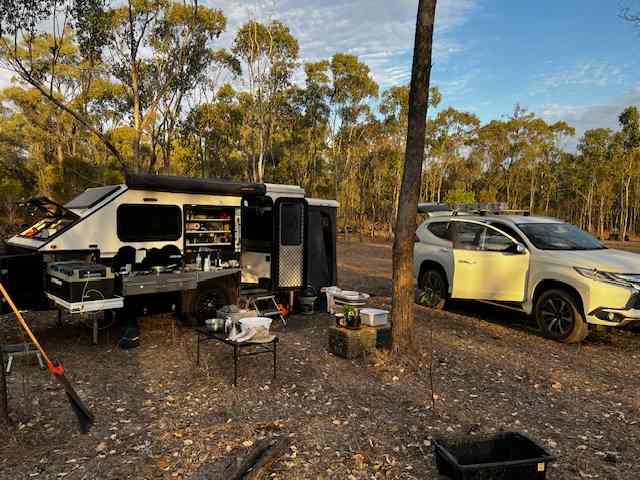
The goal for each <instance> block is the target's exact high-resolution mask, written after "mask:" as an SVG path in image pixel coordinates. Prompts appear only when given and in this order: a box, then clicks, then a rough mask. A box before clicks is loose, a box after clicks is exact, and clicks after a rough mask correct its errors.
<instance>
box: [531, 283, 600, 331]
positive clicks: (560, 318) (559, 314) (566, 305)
mask: <svg viewBox="0 0 640 480" xmlns="http://www.w3.org/2000/svg"><path fill="white" fill-rule="evenodd" d="M535 316H536V320H537V322H538V325H539V326H540V329H541V330H542V333H543V334H544V336H545V337H547V338H550V339H552V340H557V341H559V342H563V343H579V342H581V341H582V340H584V339H585V338H586V336H587V335H588V334H589V329H588V327H587V322H585V320H584V316H583V315H582V313H581V312H580V309H579V308H578V302H576V300H575V298H574V297H573V295H572V294H571V293H570V292H567V291H566V290H561V289H553V290H547V291H546V292H544V293H543V294H542V295H540V297H539V298H538V301H537V302H536V305H535Z"/></svg>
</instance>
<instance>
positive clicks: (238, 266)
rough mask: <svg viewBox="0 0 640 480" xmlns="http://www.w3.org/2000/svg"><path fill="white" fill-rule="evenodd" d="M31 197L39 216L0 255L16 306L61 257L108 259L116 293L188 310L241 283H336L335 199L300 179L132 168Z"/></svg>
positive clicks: (227, 296) (277, 286)
mask: <svg viewBox="0 0 640 480" xmlns="http://www.w3.org/2000/svg"><path fill="white" fill-rule="evenodd" d="M29 204H30V205H31V206H32V207H33V208H35V209H37V210H39V211H40V212H41V213H42V215H43V217H42V219H41V220H40V221H38V222H37V223H35V224H34V225H33V226H31V227H29V228H27V229H26V230H24V231H23V232H21V233H19V234H18V235H15V236H13V237H12V238H10V239H8V240H7V241H6V242H5V243H6V245H5V247H6V250H7V253H6V254H5V255H3V256H0V276H1V278H2V281H3V283H4V284H6V285H8V287H9V290H10V292H11V293H12V294H13V295H15V296H16V297H17V298H18V301H19V303H21V304H22V305H24V304H27V305H30V306H33V305H34V304H37V303H43V302H41V301H42V300H44V299H45V297H47V296H48V297H49V299H51V294H49V295H47V289H48V287H47V285H48V279H49V277H50V275H49V274H48V273H47V270H50V266H51V265H53V264H57V263H59V262H64V261H67V262H68V261H76V262H78V261H81V262H85V263H96V264H101V265H106V266H109V267H111V270H113V273H115V274H116V275H115V282H116V286H115V289H114V295H120V296H122V297H123V298H129V297H137V298H138V299H140V300H143V299H145V300H147V299H149V300H150V299H151V298H152V297H153V294H158V293H163V294H165V293H169V292H177V293H180V295H181V300H180V301H181V303H182V309H183V310H186V311H188V312H189V313H197V311H198V309H199V308H202V303H203V302H204V303H205V304H207V305H209V306H210V307H211V306H212V305H213V307H214V308H215V307H219V306H220V304H226V303H235V302H236V301H237V299H238V298H237V297H238V295H239V291H240V287H241V286H242V287H243V288H258V287H259V288H260V289H262V290H264V291H270V292H282V291H287V292H295V291H297V290H299V289H302V288H304V287H307V286H309V285H311V286H313V287H315V288H321V287H324V286H330V285H335V283H336V256H335V241H336V226H335V219H336V209H337V206H338V204H337V203H336V202H334V201H331V200H315V199H308V198H306V197H305V191H304V189H302V188H300V187H297V186H290V185H273V184H248V183H236V182H227V181H220V180H205V179H197V178H188V177H173V176H155V175H144V174H133V175H128V176H127V178H126V182H125V183H124V184H122V185H111V186H104V187H98V188H90V189H88V190H86V191H85V192H83V193H82V194H80V195H79V196H78V197H76V198H74V199H73V200H71V201H70V202H68V203H66V204H65V205H59V204H56V203H55V202H52V201H50V200H48V199H46V198H43V197H39V198H35V199H32V200H31V201H30V202H29ZM312 259H313V261H311V260H312ZM149 272H152V273H154V274H155V275H149ZM49 273H50V272H49ZM154 278H155V279H156V280H155V281H153V279H154ZM85 287H86V285H85ZM185 292H186V293H185ZM83 299H84V298H81V300H83ZM202 313H203V315H206V314H210V312H202Z"/></svg>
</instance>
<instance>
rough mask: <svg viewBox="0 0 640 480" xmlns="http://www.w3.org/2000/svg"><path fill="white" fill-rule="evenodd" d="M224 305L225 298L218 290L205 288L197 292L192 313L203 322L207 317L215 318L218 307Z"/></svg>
mask: <svg viewBox="0 0 640 480" xmlns="http://www.w3.org/2000/svg"><path fill="white" fill-rule="evenodd" d="M224 305H225V298H224V295H223V294H222V292H220V291H219V290H205V291H202V292H199V293H198V297H197V298H196V304H195V308H194V312H193V313H194V314H195V316H196V319H198V321H200V322H204V321H205V320H207V319H210V318H215V317H216V313H217V311H218V309H219V308H221V307H223V306H224Z"/></svg>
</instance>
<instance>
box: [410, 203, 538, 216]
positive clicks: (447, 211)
mask: <svg viewBox="0 0 640 480" xmlns="http://www.w3.org/2000/svg"><path fill="white" fill-rule="evenodd" d="M418 213H424V214H426V215H428V216H430V217H435V216H452V217H453V216H456V215H480V216H482V215H524V216H529V215H530V212H529V210H525V209H514V208H509V206H508V205H507V204H506V203H433V202H430V203H420V204H418Z"/></svg>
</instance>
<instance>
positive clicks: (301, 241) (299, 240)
mask: <svg viewBox="0 0 640 480" xmlns="http://www.w3.org/2000/svg"><path fill="white" fill-rule="evenodd" d="M274 212H275V225H274V226H275V231H274V234H275V235H274V243H275V245H274V247H275V248H274V250H275V259H274V260H275V261H273V262H272V263H271V268H272V275H271V278H272V279H273V284H274V286H275V287H276V288H284V289H294V288H301V287H304V286H305V280H306V279H305V277H306V271H305V261H304V258H305V254H306V250H307V249H306V241H305V237H306V235H305V229H306V218H307V202H306V200H305V199H303V198H285V197H280V198H278V199H277V200H276V202H275V205H274Z"/></svg>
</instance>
